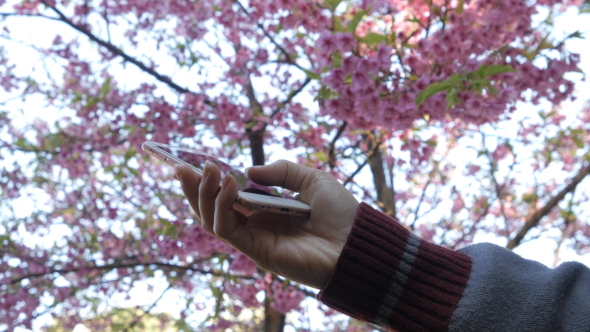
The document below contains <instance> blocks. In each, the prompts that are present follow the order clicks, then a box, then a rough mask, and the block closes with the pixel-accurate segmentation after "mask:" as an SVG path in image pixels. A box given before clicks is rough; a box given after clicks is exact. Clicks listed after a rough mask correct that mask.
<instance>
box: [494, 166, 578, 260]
mask: <svg viewBox="0 0 590 332" xmlns="http://www.w3.org/2000/svg"><path fill="white" fill-rule="evenodd" d="M589 174H590V165H588V166H586V167H583V168H582V169H581V170H580V172H579V173H578V174H577V175H576V176H575V177H574V178H573V179H572V180H571V182H570V183H569V184H568V185H567V186H566V187H565V188H563V189H562V190H561V191H560V192H559V193H558V194H557V195H555V196H553V197H552V198H551V199H550V200H549V201H548V202H547V204H545V206H543V207H542V208H541V209H539V210H537V211H536V212H535V213H533V214H532V215H530V216H529V217H527V218H526V221H525V223H524V225H523V226H522V228H521V229H520V231H519V232H518V234H516V236H515V237H514V238H513V239H512V240H510V241H509V242H508V245H506V248H508V249H510V250H512V249H514V248H516V247H518V245H519V244H520V243H521V242H522V239H524V237H525V236H526V234H527V233H528V232H529V231H530V230H531V229H533V228H534V227H536V226H537V225H538V224H539V222H540V221H541V219H543V217H545V216H546V215H548V214H549V213H550V212H551V210H552V209H553V208H554V207H555V206H556V205H557V204H558V203H559V202H560V201H561V200H562V199H563V198H564V197H565V195H567V194H568V193H573V192H574V191H575V190H576V187H577V186H578V184H580V182H582V180H584V178H585V177H586V176H587V175H589Z"/></svg>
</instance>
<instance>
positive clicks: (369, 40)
mask: <svg viewBox="0 0 590 332" xmlns="http://www.w3.org/2000/svg"><path fill="white" fill-rule="evenodd" d="M362 41H363V43H365V44H367V45H378V44H381V42H384V41H387V36H384V35H380V34H377V33H374V32H369V33H368V34H367V35H366V36H365V37H364V38H363V40H362Z"/></svg>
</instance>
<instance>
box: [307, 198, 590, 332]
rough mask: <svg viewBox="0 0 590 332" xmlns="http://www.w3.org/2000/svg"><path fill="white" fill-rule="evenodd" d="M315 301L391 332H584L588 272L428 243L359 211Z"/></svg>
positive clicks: (480, 248) (485, 247) (497, 251)
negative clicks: (551, 267) (548, 266)
mask: <svg viewBox="0 0 590 332" xmlns="http://www.w3.org/2000/svg"><path fill="white" fill-rule="evenodd" d="M318 299H319V300H320V301H322V302H324V303H325V304H327V305H329V306H331V307H333V308H335V309H337V310H340V311H342V312H344V313H346V314H348V315H350V316H353V317H355V318H358V319H361V320H365V321H369V322H372V323H375V324H377V325H381V326H387V327H390V328H394V329H396V330H399V331H589V330H590V270H588V268H586V267H585V266H584V265H582V264H579V263H565V264H562V265H561V266H560V267H559V268H557V269H549V268H547V267H545V266H544V265H542V264H540V263H537V262H534V261H530V260H526V259H523V258H521V257H520V256H518V255H516V254H514V253H512V252H511V251H509V250H506V249H504V248H501V247H498V246H495V245H491V244H477V245H473V246H470V247H467V248H464V249H463V250H461V251H460V252H455V251H452V250H449V249H445V248H443V247H440V246H436V245H434V244H431V243H428V242H426V241H423V240H421V239H420V238H418V237H416V236H415V235H413V234H411V233H410V232H409V231H408V230H406V229H405V228H404V227H403V226H401V225H400V224H399V223H397V221H395V220H394V219H391V218H389V217H388V216H386V215H385V214H382V213H380V212H377V211H376V210H374V209H373V208H371V207H370V206H368V205H366V204H363V203H361V205H360V207H359V210H358V213H357V217H356V220H355V224H354V226H353V228H352V230H351V233H350V235H349V237H348V240H347V242H346V244H345V246H344V249H343V251H342V254H341V255H340V257H339V259H338V263H337V265H336V269H335V271H334V273H333V275H332V278H331V279H330V281H329V283H328V285H327V286H326V287H325V288H324V289H323V290H322V292H320V294H319V295H318Z"/></svg>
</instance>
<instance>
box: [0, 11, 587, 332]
mask: <svg viewBox="0 0 590 332" xmlns="http://www.w3.org/2000/svg"><path fill="white" fill-rule="evenodd" d="M0 11H1V12H7V11H9V8H7V6H6V5H4V6H3V7H0ZM540 15H543V13H541V14H540ZM587 21H588V15H585V16H583V17H576V15H575V11H573V10H571V11H568V12H566V13H564V14H563V15H562V16H560V17H559V18H558V19H557V20H556V22H555V32H554V33H555V37H556V39H557V40H560V39H562V38H563V37H565V36H567V35H569V34H570V33H572V32H574V31H576V30H580V31H582V32H584V33H585V36H586V37H587V38H588V37H589V36H590V35H589V32H588V31H590V28H589V25H588V24H587ZM6 22H8V26H9V27H10V29H11V33H12V36H14V38H15V39H17V40H21V41H22V42H23V43H24V44H23V43H14V42H10V41H7V40H4V39H0V46H3V47H5V48H6V49H7V50H8V53H9V57H10V58H11V59H13V60H14V61H15V63H16V62H17V61H18V64H19V65H18V67H17V68H16V70H15V73H16V74H17V75H23V74H27V73H32V74H35V72H33V69H35V68H39V67H40V66H42V63H41V57H40V56H39V54H37V53H36V52H31V50H30V48H28V47H27V46H26V45H25V44H34V45H36V46H38V47H44V46H49V45H50V44H51V42H52V40H53V37H54V36H55V31H57V30H59V31H60V33H61V34H62V36H63V38H64V39H66V40H67V39H69V38H71V37H73V36H75V33H74V32H73V31H72V30H71V29H69V28H66V27H64V26H63V25H62V24H61V23H59V22H51V21H47V20H42V19H38V18H7V21H6ZM40 26H42V27H43V28H42V29H39V27H40ZM113 36H114V40H115V42H116V41H117V36H116V33H115V34H113ZM589 44H590V42H589V41H588V39H577V40H571V41H568V42H567V43H566V48H567V49H568V50H570V51H571V52H576V53H580V55H581V63H580V68H581V69H582V70H583V71H584V72H586V73H590V47H588V45H589ZM155 57H156V62H157V63H161V64H162V67H161V68H160V71H161V72H169V70H171V68H172V67H167V66H166V62H167V61H165V60H164V59H166V55H165V54H155ZM25 63H26V64H27V65H22V64H25ZM170 66H172V65H170ZM126 73H127V75H126V78H125V79H123V78H122V81H123V82H125V83H126V84H128V85H129V86H134V85H137V84H139V83H141V81H142V77H144V76H143V73H141V72H139V70H137V69H135V68H133V67H132V66H128V67H127V68H126ZM572 78H573V79H575V80H576V82H577V83H576V89H577V93H576V95H577V96H578V99H577V100H576V101H573V102H566V103H565V104H564V107H565V108H566V109H567V110H568V111H569V112H571V114H572V116H573V115H575V113H576V112H577V111H578V110H580V109H581V107H582V105H583V103H584V102H585V101H587V100H590V82H589V81H585V82H583V81H581V80H580V78H581V76H580V75H577V76H575V75H574V76H572ZM190 79H191V75H190V73H188V72H178V73H176V74H175V75H174V80H175V81H176V82H178V83H180V84H181V85H183V84H185V83H186V82H189V81H190ZM260 83H262V82H260ZM8 98H10V96H7V95H6V94H5V93H3V92H0V100H6V99H8ZM301 101H302V102H307V103H312V100H311V99H308V100H305V99H303V100H301ZM549 106H550V105H548V104H547V103H545V104H542V105H540V106H534V105H531V104H525V103H520V104H519V105H518V109H519V112H520V114H524V113H527V112H534V111H536V110H538V109H539V108H547V107H549ZM6 108H7V109H10V110H17V109H21V110H22V113H15V119H16V124H17V125H23V124H25V123H27V122H29V121H31V120H32V119H34V118H35V117H39V118H42V119H44V120H47V121H49V122H53V121H55V120H56V119H58V118H59V117H60V116H63V115H65V113H67V111H65V113H64V111H59V110H57V109H55V108H51V107H47V105H46V104H45V103H44V102H43V100H41V99H40V98H35V99H29V100H27V102H26V103H22V102H21V101H19V100H14V101H13V102H11V103H9V104H7V106H6ZM515 120H516V119H515ZM506 132H507V133H510V132H514V131H513V130H510V128H507V130H506ZM0 139H2V137H1V136H0ZM270 154H271V155H270V159H271V161H273V160H278V159H289V160H294V157H293V155H292V154H287V153H286V151H284V150H282V149H280V148H276V149H274V150H272V151H270ZM457 158H459V157H458V156H457ZM361 176H362V177H363V178H365V179H366V180H367V181H370V173H369V172H368V170H366V171H365V172H363V173H361ZM585 184H588V181H586V182H585ZM586 189H588V188H586ZM28 203H29V201H27V200H26V199H25V200H22V201H21V202H20V205H19V204H17V205H16V206H15V208H16V209H17V210H22V211H23V213H25V212H24V211H27V204H28ZM551 235H552V234H550V236H551ZM477 241H478V242H483V241H489V242H493V243H497V244H499V245H505V242H502V243H501V242H499V241H498V239H497V238H495V237H494V236H491V235H488V236H480V237H478V238H477ZM554 250H555V241H554V240H552V239H551V238H545V239H543V238H542V239H538V240H535V241H532V242H526V243H523V244H522V245H521V246H519V247H518V248H516V249H515V252H516V253H518V254H519V255H521V256H523V257H525V258H528V259H533V260H536V261H539V262H541V263H542V264H544V265H546V266H552V265H553V259H554V256H553V251H554ZM561 258H562V260H563V261H569V260H576V261H580V262H582V263H584V264H586V265H587V266H590V254H589V255H585V256H578V255H577V254H576V253H575V252H573V251H572V250H569V249H567V248H563V249H562V253H561ZM158 278H159V279H160V280H163V279H162V277H161V276H160V277H157V278H156V279H155V280H154V282H153V284H152V285H149V284H148V282H146V283H143V284H139V285H138V286H137V287H136V289H135V290H134V291H132V293H131V295H132V297H131V299H130V300H124V299H123V298H124V295H121V297H120V298H119V299H113V301H114V302H116V303H118V304H119V305H135V304H145V303H149V302H150V301H153V300H155V299H156V298H158V296H159V295H160V294H161V292H162V291H163V290H164V289H165V288H166V286H167V285H166V283H165V282H158ZM150 289H151V290H150ZM177 295H178V294H175V292H174V291H170V292H168V293H166V295H165V296H164V297H163V298H162V300H161V301H160V302H159V304H158V306H157V307H156V310H161V311H177V310H178V309H179V308H181V307H183V306H184V303H179V302H178V301H177V298H178V296H177ZM201 300H202V301H205V300H206V299H205V297H203V298H202V299H201ZM306 305H307V307H308V308H309V310H310V312H312V313H313V314H311V318H310V320H311V322H310V323H311V326H312V327H313V328H315V329H318V328H319V327H320V326H321V319H322V318H321V316H320V315H319V314H318V313H317V310H316V309H315V306H316V304H315V303H314V301H308V302H307V303H306ZM175 308H178V309H175ZM197 319H199V318H197ZM42 323H43V321H38V322H37V323H36V326H37V327H38V326H40V324H42ZM286 331H287V332H292V330H290V329H287V330H286Z"/></svg>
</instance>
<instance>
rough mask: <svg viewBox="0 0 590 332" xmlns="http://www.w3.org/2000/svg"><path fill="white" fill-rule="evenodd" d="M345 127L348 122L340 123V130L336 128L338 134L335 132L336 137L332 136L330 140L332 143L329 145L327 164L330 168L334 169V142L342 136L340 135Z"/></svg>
mask: <svg viewBox="0 0 590 332" xmlns="http://www.w3.org/2000/svg"><path fill="white" fill-rule="evenodd" d="M347 125H348V122H346V121H344V122H343V123H342V125H341V126H340V128H338V132H336V136H334V139H332V142H331V143H330V150H329V151H328V164H329V165H330V168H334V147H335V145H336V141H337V140H338V139H339V138H340V136H342V133H343V132H344V130H345V129H346V126H347Z"/></svg>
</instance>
